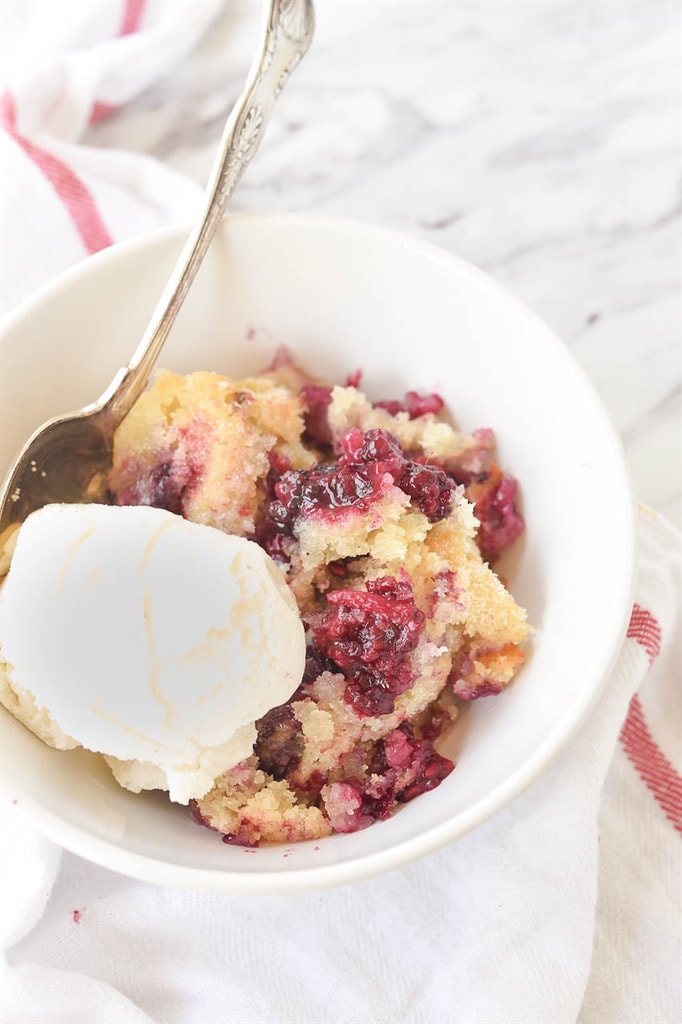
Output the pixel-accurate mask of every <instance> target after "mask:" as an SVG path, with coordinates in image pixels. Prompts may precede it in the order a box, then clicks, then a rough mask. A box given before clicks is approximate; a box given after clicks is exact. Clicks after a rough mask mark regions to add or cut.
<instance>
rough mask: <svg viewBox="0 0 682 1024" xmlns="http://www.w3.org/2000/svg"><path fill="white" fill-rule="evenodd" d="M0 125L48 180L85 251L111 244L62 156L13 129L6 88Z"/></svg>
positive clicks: (11, 105) (12, 109)
mask: <svg viewBox="0 0 682 1024" xmlns="http://www.w3.org/2000/svg"><path fill="white" fill-rule="evenodd" d="M0 127H2V128H4V129H5V131H6V132H7V134H8V135H10V136H11V138H13V139H14V141H15V142H16V143H17V145H18V146H20V147H21V149H23V151H24V153H25V154H26V156H27V157H28V158H29V159H30V160H32V161H33V163H34V164H35V165H36V167H38V168H40V170H41V171H42V172H43V174H44V175H45V177H46V178H47V180H48V181H49V182H50V184H51V185H52V187H53V189H54V190H55V192H56V193H57V195H58V196H59V198H60V199H61V201H62V202H63V204H64V206H65V207H66V209H67V211H68V214H69V216H70V217H71V220H72V221H73V223H74V226H75V228H76V231H77V232H78V234H79V235H80V237H81V240H82V242H83V245H84V246H85V248H86V250H87V251H88V253H94V252H99V250H100V249H105V248H106V247H107V246H108V245H111V244H112V242H113V238H112V237H111V235H110V234H109V231H108V230H107V227H106V225H105V223H104V221H103V220H102V217H101V215H100V212H99V210H98V209H97V204H96V203H95V200H94V197H93V195H92V193H91V192H90V190H89V188H88V187H87V185H85V184H84V183H83V182H82V181H81V180H80V178H79V177H78V176H77V175H76V174H75V173H74V171H72V170H71V168H70V167H69V166H68V165H67V164H65V163H64V162H63V161H62V160H59V159H58V157H56V156H54V155H53V154H52V153H48V152H47V150H45V149H41V148H40V146H36V145H35V144H34V143H33V142H30V141H29V140H28V139H25V138H24V136H23V135H21V134H20V133H19V132H18V131H17V128H16V110H15V106H14V97H13V96H12V94H11V93H9V92H5V93H4V94H3V95H2V96H1V97H0Z"/></svg>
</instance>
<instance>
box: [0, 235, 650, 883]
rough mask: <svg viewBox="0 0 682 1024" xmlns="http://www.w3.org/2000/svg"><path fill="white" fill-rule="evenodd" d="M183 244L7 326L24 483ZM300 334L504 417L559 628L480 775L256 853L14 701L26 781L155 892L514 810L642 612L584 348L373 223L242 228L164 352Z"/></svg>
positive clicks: (14, 435)
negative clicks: (351, 826) (30, 718)
mask: <svg viewBox="0 0 682 1024" xmlns="http://www.w3.org/2000/svg"><path fill="white" fill-rule="evenodd" d="M183 240H184V233H183V232H181V231H178V230H171V231H165V232H162V233H160V234H155V235H153V236H151V237H146V238H143V239H140V240H138V241H136V242H134V243H132V244H127V245H121V246H117V247H115V248H113V249H110V250H108V251H106V252H103V253H101V254H99V255H97V256H95V257H93V258H91V259H89V260H87V261H86V262H85V263H83V264H81V265H80V266H78V267H76V268H75V269H73V270H72V271H70V272H68V273H66V274H65V275H63V276H62V277H60V278H59V280H57V281H56V282H54V283H53V284H51V285H50V286H49V287H47V288H45V289H44V290H43V291H42V292H41V293H40V294H38V295H37V296H35V297H34V298H32V299H31V300H29V301H28V302H27V303H26V304H25V305H24V306H23V307H22V308H21V309H20V310H18V311H17V312H16V313H15V314H14V315H13V316H12V317H11V318H10V319H9V320H8V321H7V322H6V323H5V324H4V327H3V329H2V331H1V333H0V472H4V470H5V468H6V466H7V464H8V463H9V461H10V459H11V458H12V456H13V454H14V452H15V450H16V449H17V448H18V447H19V446H20V444H21V443H22V442H23V441H24V440H25V439H26V437H27V436H28V434H29V433H30V432H31V431H32V430H33V429H34V428H35V427H36V426H38V425H39V424H40V423H41V422H43V421H44V420H45V419H46V418H47V417H48V416H52V415H54V414H57V413H59V412H64V411H67V410H69V409H71V408H78V407H79V406H81V405H83V404H85V403H87V402H89V401H91V400H93V399H94V398H95V397H96V396H97V395H98V394H99V393H100V392H101V391H102V390H103V389H104V387H105V386H106V385H107V384H108V383H109V380H110V378H111V377H112V376H113V374H114V372H115V371H116V370H117V369H118V367H119V366H121V365H123V364H124V363H125V362H126V361H127V359H128V357H129V355H130V354H131V352H132V350H133V348H134V347H135V345H136V343H137V340H138V338H139V336H140V334H141V332H142V329H143V327H144V325H145V323H146V320H147V318H148V316H149V314H150V312H151V309H152V308H153V306H154V304H155V301H156V299H157V296H158V294H159V293H160V290H161V288H162V285H163V283H164V281H165V279H166V276H167V274H168V272H169V270H170V268H171V266H172V264H173V261H174V259H175V256H176V254H177V253H178V251H179V249H180V247H181V244H182V242H183ZM282 343H284V344H286V345H288V346H289V347H290V348H291V350H292V351H293V352H294V353H295V354H296V356H297V358H298V360H299V361H300V362H301V363H302V364H303V365H304V366H305V367H307V368H309V369H310V370H311V371H313V372H316V373H319V374H322V375H325V376H327V377H329V378H330V379H332V380H337V381H342V380H343V379H345V376H346V374H347V373H348V372H350V371H353V370H355V369H356V368H357V367H362V369H363V371H364V377H363V385H364V387H365V390H366V391H367V392H368V393H369V395H370V396H373V397H375V398H381V397H393V396H400V395H402V394H403V393H404V392H405V391H406V390H407V389H410V388H417V389H425V390H429V391H430V390H436V391H438V392H440V393H441V394H442V395H443V397H444V398H445V399H446V402H447V404H448V407H449V409H450V411H451V413H452V416H453V418H454V419H455V421H456V422H457V423H458V424H459V425H460V426H461V427H462V428H464V429H474V428H476V427H480V426H490V427H493V428H494V430H495V432H496V434H497V437H498V442H499V452H500V456H501V460H502V463H503V465H504V466H505V467H507V468H508V469H509V470H510V471H511V472H513V473H514V474H515V475H516V476H517V477H518V478H519V480H520V483H521V488H522V494H523V506H524V512H525V517H526V524H527V531H526V536H525V539H524V541H523V542H522V543H519V544H517V548H516V552H515V565H514V569H513V587H512V589H513V591H514V594H515V596H516V597H517V599H518V600H519V601H520V602H521V603H522V604H524V605H525V606H526V607H527V608H528V609H529V612H530V618H531V620H532V622H533V624H534V626H535V629H536V633H535V638H534V642H533V650H532V654H531V657H530V659H529V662H528V663H527V665H526V667H525V668H524V670H523V672H522V674H521V675H520V676H519V677H518V679H517V681H516V682H515V683H514V685H513V686H512V687H511V688H510V689H509V690H508V691H507V692H505V693H504V694H503V695H501V696H499V697H497V698H495V699H489V700H481V701H478V702H475V703H474V704H473V705H472V706H471V708H470V710H469V713H468V714H467V715H466V716H465V719H464V724H463V726H462V727H461V728H460V734H458V735H456V736H455V737H454V738H453V741H452V742H453V743H454V744H456V745H458V746H461V752H460V754H459V758H458V765H457V768H456V770H455V771H454V772H453V773H452V774H451V775H450V776H449V777H448V778H447V779H446V780H445V781H444V782H443V783H442V785H441V786H440V787H439V788H438V789H436V790H434V791H433V792H431V793H427V794H424V795H423V796H421V797H420V798H419V799H417V800H415V801H413V802H411V803H409V804H407V805H405V806H404V807H402V808H401V809H400V810H399V811H398V812H397V813H396V814H395V815H394V816H393V817H392V818H391V819H389V820H388V821H385V822H380V823H376V824H375V825H373V826H372V827H371V828H369V829H367V830H366V831H363V832H358V833H355V834H353V835H335V836H333V837H331V838H327V839H324V840H321V841H319V842H310V843H302V844H299V845H296V846H292V847H287V848H284V847H274V848H273V847H270V848H262V849H258V850H256V851H255V852H253V851H252V852H250V853H249V854H248V855H247V854H246V853H245V851H244V850H243V849H241V848H236V847H230V846H226V845H225V844H224V843H221V842H220V839H219V838H218V836H217V835H216V834H215V833H212V832H209V831H208V830H206V829H203V828H200V827H198V826H197V825H195V824H193V823H192V822H191V821H190V819H189V816H188V814H187V811H186V809H184V808H182V807H177V806H172V805H170V804H169V803H168V801H167V800H166V798H165V797H164V796H163V795H160V794H146V795H141V796H133V795H131V794H130V793H127V792H125V791H124V790H122V789H119V787H118V786H117V785H116V784H115V783H114V782H113V781H112V779H111V777H110V775H109V773H108V770H107V769H106V768H105V767H104V766H103V765H102V764H101V763H100V760H99V758H97V757H95V756H94V755H90V754H88V753H85V752H83V751H80V752H78V751H72V752H68V753H65V752H59V751H55V750H51V749H49V748H47V747H45V746H43V744H42V743H40V742H39V741H38V740H37V739H36V738H35V737H34V736H33V735H32V734H31V733H29V732H28V731H27V730H26V729H25V728H24V727H23V726H21V725H20V724H19V723H17V722H16V721H15V720H14V719H13V718H12V717H11V716H10V715H9V714H8V713H6V712H5V711H4V709H2V708H0V712H2V713H1V714H0V786H1V787H2V789H3V790H4V791H5V792H6V794H7V795H8V796H9V797H10V798H12V799H14V800H16V801H17V803H18V805H19V808H20V809H21V810H22V811H23V812H24V813H25V814H26V815H27V816H28V818H29V819H31V820H32V821H33V822H34V824H35V825H37V826H38V828H39V829H41V830H42V831H43V832H45V833H46V834H47V835H48V836H50V837H51V838H52V839H54V840H55V841H57V842H58V843H60V844H62V845H63V846H65V847H67V848H68V849H71V850H73V851H75V852H76V853H78V854H80V855H82V856H83V857H86V858H89V859H90V860H93V861H95V862H97V863H100V864H102V865H105V866H106V867H108V868H111V869H113V870H115V871H119V872H123V873H126V874H130V875H133V876H136V877H139V878H142V879H148V880H151V881H154V882H160V883H169V884H177V885H181V886H187V887H196V888H205V889H212V890H215V891H223V892H228V891H232V892H235V891H241V892H258V891H260V892H265V891H270V892H272V891H292V890H297V889H309V888H316V887H321V886H325V885H333V884H339V883H346V882H349V881H353V880H356V879H360V878H363V877H365V876H368V875H370V874H373V873H375V872H379V871H383V870H386V869H389V868H393V867H396V866H398V865H400V864H403V863H405V862H407V861H409V860H411V859H414V858H416V857H418V856H421V855H423V854H425V853H428V852H430V851H432V850H434V849H436V848H437V847H439V846H441V845H443V844H445V843H447V842H449V841H451V840H453V839H456V838H457V837H458V836H461V835H462V834H463V833H465V832H467V831H468V830H470V829H472V828H474V827H476V826H477V825H479V824H481V823H482V822H483V821H484V820H486V819H487V818H488V817H490V815H492V814H494V813H495V812H496V811H498V810H499V809H500V808H501V807H503V806H504V805H506V804H507V803H509V802H510V801H511V800H513V799H514V797H516V796H517V795H518V794H519V793H520V792H521V791H522V790H523V789H524V788H525V787H526V786H528V784H529V783H530V782H531V781H532V780H534V779H535V778H536V776H537V775H538V774H539V773H540V772H541V771H542V770H543V769H544V768H545V767H546V766H547V765H548V764H549V763H550V761H551V760H552V759H553V758H554V757H555V756H556V754H557V752H558V751H559V750H560V749H561V748H562V747H563V746H564V744H565V743H566V742H567V741H568V740H569V738H570V737H571V736H572V734H574V733H575V731H576V730H577V729H578V727H579V726H580V723H581V721H582V720H583V719H584V717H585V715H586V714H587V713H588V711H589V709H590V707H591V706H592V704H593V702H594V701H595V699H596V697H597V696H598V694H599V692H600V689H601V687H602V685H603V683H604V682H605V679H606V677H607V675H608V672H609V670H610V668H611V667H612V664H613V662H614V659H615V657H616V655H617V652H618V650H619V646H620V643H621V640H622V637H623V635H624V632H625V629H626V625H627V619H628V614H629V610H630V605H631V597H632V580H633V565H634V555H633V550H634V542H633V537H634V527H633V510H632V502H631V498H630V492H629V487H628V483H627V478H626V473H625V470H624V464H623V457H622V452H621V448H620V444H619V441H618V439H617V438H616V436H615V434H614V432H613V430H612V428H611V426H610V425H609V423H608V421H607V418H606V416H605V414H604V412H603V410H602V408H601V406H600V404H599V401H598V399H597V398H596V396H595V394H594V393H593V391H592V388H591V387H590V386H589V384H588V383H587V381H586V380H585V378H584V377H583V375H582V373H581V371H580V370H579V368H578V367H577V366H576V364H575V363H574V361H573V360H572V358H571V356H570V355H569V354H568V352H567V350H566V349H565V348H564V347H563V345H562V344H561V343H560V342H559V341H557V339H556V338H555V337H554V336H553V335H552V334H551V333H550V331H549V330H548V329H547V328H546V327H545V326H544V325H543V324H542V323H541V322H540V321H539V320H538V319H537V318H536V317H535V316H534V315H533V314H532V313H530V312H529V311H528V310H527V309H525V308H524V307H523V306H522V305H521V304H520V303H519V302H518V301H516V300H515V299H514V298H513V297H511V296H510V295H509V294H508V293H507V292H505V291H504V290H503V289H502V288H500V287H499V286H498V285H497V284H495V283H494V282H493V281H492V280H490V279H489V278H488V277H487V276H486V275H485V274H483V273H481V272H480V271H478V270H476V269H474V268H473V267H471V266H469V265H467V264H466V263H463V262H462V261H461V260H459V259H456V258H455V257H453V256H451V255H449V254H448V253H446V252H442V251H440V250H438V249H436V248H433V247H431V246H429V245H426V244H423V243H421V242H418V241H414V240H412V239H410V238H406V237H403V236H401V235H398V234H394V233H392V232H389V231H386V230H383V229H379V228H376V227H371V226H367V225H362V224H358V223H353V222H343V221H337V220H329V219H320V218H314V217H307V216H240V217H235V218H230V219H229V221H228V222H227V223H226V225H225V227H224V230H223V231H222V233H221V234H220V235H219V236H218V237H217V238H216V240H215V242H214V243H213V246H212V248H211V251H210V253H209V256H208V257H207V260H206V262H205V264H204V266H203V267H202V269H201V272H200V276H199V278H198V280H197V282H196V284H195V285H194V287H193V290H192V292H191V293H190V296H189V298H188V300H187V303H186V305H185V307H184V309H183V311H182V313H181V315H180V318H179V320H178V323H177V325H176V327H175V328H174V331H173V333H172V335H171V337H170V339H169V341H168V343H167V347H166V349H165V350H164V353H163V355H162V359H161V360H160V364H161V365H163V366H167V367H169V368H171V369H174V370H178V371H180V372H188V371H190V370H196V369H213V370H217V371H222V372H226V373H228V374H231V375H241V374H245V373H249V372H252V371H257V370H258V369H260V368H262V367H263V366H264V365H265V364H266V363H267V362H268V361H269V360H270V358H271V356H272V353H273V351H274V349H275V347H276V346H277V345H279V344H282ZM102 657H103V658H104V657H106V651H103V652H102ZM96 670H97V666H96V665H93V671H96ZM462 730H464V732H465V733H466V735H464V736H462V735H461V732H462Z"/></svg>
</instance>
